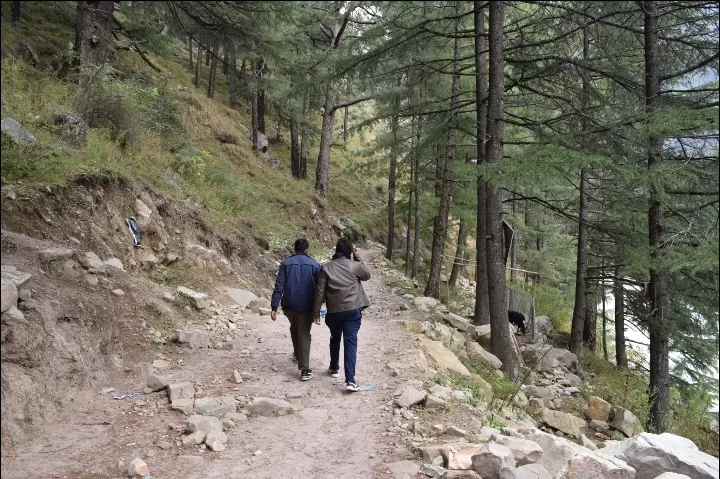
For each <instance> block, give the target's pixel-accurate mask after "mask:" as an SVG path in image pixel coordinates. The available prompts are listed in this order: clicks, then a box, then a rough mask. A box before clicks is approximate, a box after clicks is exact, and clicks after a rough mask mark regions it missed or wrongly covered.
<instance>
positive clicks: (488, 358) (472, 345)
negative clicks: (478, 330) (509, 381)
mask: <svg viewBox="0 0 720 479" xmlns="http://www.w3.org/2000/svg"><path fill="white" fill-rule="evenodd" d="M465 349H467V353H468V357H469V358H470V361H472V362H474V363H480V364H482V365H483V366H485V367H487V368H489V369H500V368H501V367H502V362H501V361H500V360H499V359H498V358H497V357H496V356H495V355H494V354H492V353H490V352H488V351H486V350H485V348H483V347H482V346H480V344H479V343H476V342H475V341H470V342H468V343H466V344H465Z"/></svg>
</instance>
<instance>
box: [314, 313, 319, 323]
mask: <svg viewBox="0 0 720 479" xmlns="http://www.w3.org/2000/svg"><path fill="white" fill-rule="evenodd" d="M313 322H314V323H315V324H320V315H319V314H318V315H317V316H315V320H314V321H313Z"/></svg>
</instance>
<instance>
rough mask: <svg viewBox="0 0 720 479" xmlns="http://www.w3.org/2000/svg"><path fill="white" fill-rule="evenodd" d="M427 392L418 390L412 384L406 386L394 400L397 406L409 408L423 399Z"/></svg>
mask: <svg viewBox="0 0 720 479" xmlns="http://www.w3.org/2000/svg"><path fill="white" fill-rule="evenodd" d="M425 396H427V393H426V392H425V391H418V390H417V389H415V388H414V387H412V386H408V388H407V389H405V391H403V393H402V394H401V395H400V397H399V398H397V399H396V400H395V402H396V403H397V405H398V406H400V407H404V408H411V407H412V406H415V405H416V404H420V403H421V402H423V401H424V400H425Z"/></svg>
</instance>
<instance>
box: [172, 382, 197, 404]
mask: <svg viewBox="0 0 720 479" xmlns="http://www.w3.org/2000/svg"><path fill="white" fill-rule="evenodd" d="M167 392H168V399H170V402H174V401H177V400H178V399H193V398H194V397H195V388H194V387H193V385H192V383H190V382H184V383H174V384H169V385H168V386H167Z"/></svg>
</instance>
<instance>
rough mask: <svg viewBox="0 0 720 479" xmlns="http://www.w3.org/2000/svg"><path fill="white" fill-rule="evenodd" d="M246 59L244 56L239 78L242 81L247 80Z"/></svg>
mask: <svg viewBox="0 0 720 479" xmlns="http://www.w3.org/2000/svg"><path fill="white" fill-rule="evenodd" d="M245 61H246V59H245V58H243V61H242V65H240V74H239V75H238V80H240V81H243V80H245Z"/></svg>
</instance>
